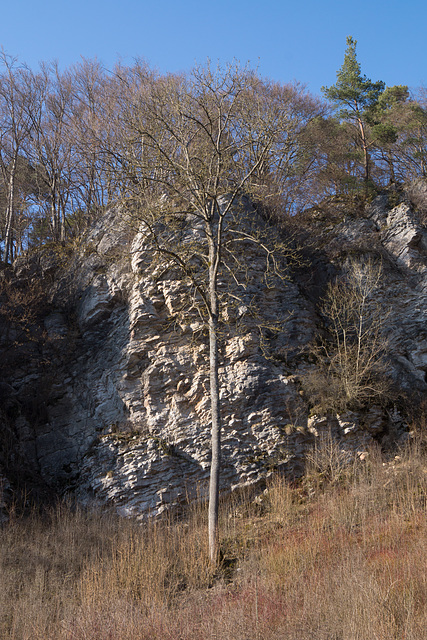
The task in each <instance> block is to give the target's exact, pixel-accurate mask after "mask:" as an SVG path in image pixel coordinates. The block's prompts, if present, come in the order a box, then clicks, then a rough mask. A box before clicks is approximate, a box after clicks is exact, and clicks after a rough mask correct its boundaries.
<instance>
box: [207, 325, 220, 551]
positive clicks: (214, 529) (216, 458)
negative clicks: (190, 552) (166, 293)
mask: <svg viewBox="0 0 427 640" xmlns="http://www.w3.org/2000/svg"><path fill="white" fill-rule="evenodd" d="M217 324H218V321H217V318H216V317H213V318H211V319H210V321H209V365H210V397H211V419H212V430H211V450H212V461H211V472H210V484H209V556H210V559H211V562H213V563H216V562H217V560H218V550H219V535H218V513H219V476H220V467H221V412H220V401H219V376H218V336H217Z"/></svg>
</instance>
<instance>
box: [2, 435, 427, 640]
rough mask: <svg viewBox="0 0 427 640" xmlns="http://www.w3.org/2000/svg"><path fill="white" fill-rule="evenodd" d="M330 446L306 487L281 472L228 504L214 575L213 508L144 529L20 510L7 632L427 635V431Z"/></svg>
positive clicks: (103, 638)
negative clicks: (362, 453) (350, 447)
mask: <svg viewBox="0 0 427 640" xmlns="http://www.w3.org/2000/svg"><path fill="white" fill-rule="evenodd" d="M333 446H335V445H333V443H331V442H329V443H325V447H327V449H326V450H325V451H320V450H319V449H318V450H317V451H315V452H313V454H312V455H311V457H310V460H309V464H308V466H307V473H306V475H305V477H304V478H303V479H302V480H301V482H300V483H298V484H296V485H290V484H289V483H287V482H286V481H284V480H283V479H281V478H276V479H275V480H273V481H272V482H271V483H270V486H269V487H268V489H267V490H266V492H265V493H264V494H263V495H262V496H261V498H259V499H257V500H256V501H255V502H254V501H253V499H252V498H250V497H249V496H246V497H245V496H242V495H241V496H239V497H234V498H232V499H229V500H228V501H227V502H226V503H224V504H223V505H222V510H221V521H222V522H221V527H222V530H223V531H224V536H223V540H222V548H221V553H222V564H221V567H220V569H219V570H218V569H217V570H215V572H213V570H212V568H211V566H210V565H209V562H208V561H207V558H208V552H207V548H206V547H207V542H206V536H205V527H206V517H207V514H206V511H205V507H204V506H203V505H196V506H193V507H191V508H189V512H188V514H187V515H186V517H185V518H180V519H179V520H176V521H174V520H173V519H172V518H171V517H169V519H165V520H162V521H159V520H157V521H152V522H150V523H149V524H146V525H144V526H142V525H137V524H135V523H133V522H131V521H128V520H123V519H118V518H117V517H116V516H114V515H112V514H105V513H104V514H100V513H97V512H85V511H82V510H80V509H76V508H73V507H72V506H71V505H69V504H68V505H67V504H60V505H58V506H57V507H56V508H52V509H51V510H50V511H48V512H45V513H43V514H42V515H40V514H36V513H33V514H31V515H26V516H25V517H24V516H22V517H20V516H18V515H17V514H16V513H14V511H13V510H11V512H10V514H9V517H10V519H9V523H8V524H7V525H5V526H4V527H3V529H2V530H1V531H0V538H1V544H0V567H1V575H2V580H1V582H0V636H1V637H2V638H3V639H4V640H12V639H13V640H21V639H24V638H25V639H26V638H31V639H32V640H38V639H40V640H42V639H43V640H86V639H89V638H90V640H107V639H108V640H148V639H149V640H156V639H157V638H158V639H159V640H160V639H162V640H165V639H167V638H171V639H172V638H173V639H174V640H176V639H177V638H180V639H181V640H201V639H202V638H203V640H206V639H214V638H215V639H217V638H233V640H261V639H262V640H276V639H277V640H278V639H279V638H287V639H290V640H293V639H295V640H309V639H310V640H323V639H324V640H326V639H328V640H329V639H331V638H336V639H338V638H340V639H343V640H365V639H366V640H368V639H369V640H371V639H372V638H377V639H378V640H392V639H396V640H397V639H401V638H405V639H407V640H422V639H423V638H424V637H425V632H426V629H427V578H426V573H425V566H426V563H427V535H426V534H427V519H426V510H427V454H426V446H425V440H424V441H423V439H422V438H421V436H417V437H415V438H413V439H412V440H411V442H410V443H409V444H408V445H407V446H406V447H405V448H404V449H403V450H402V451H400V452H399V454H398V455H397V456H396V457H395V458H394V459H392V460H389V461H386V460H384V459H383V457H382V455H381V453H380V452H379V451H376V450H373V451H371V452H370V453H369V455H368V456H367V457H366V459H365V460H364V461H361V460H360V459H357V458H356V459H354V460H353V461H352V462H351V464H350V465H348V464H344V462H343V460H342V456H340V452H339V451H332V450H331V447H333ZM331 461H332V462H331ZM331 465H332V466H331Z"/></svg>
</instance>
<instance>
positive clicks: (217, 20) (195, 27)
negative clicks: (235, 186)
mask: <svg viewBox="0 0 427 640" xmlns="http://www.w3.org/2000/svg"><path fill="white" fill-rule="evenodd" d="M1 5H2V6H1V13H0V19H1V22H0V44H1V45H2V46H3V48H4V50H5V51H6V53H8V54H9V55H12V56H16V57H18V59H19V60H20V61H21V62H26V63H27V64H28V65H29V66H30V67H31V68H32V69H33V70H36V69H37V67H38V63H39V62H40V61H45V62H49V61H53V60H57V61H58V62H59V64H60V67H61V68H65V67H67V66H70V65H72V64H74V63H76V62H78V61H79V60H80V58H81V56H83V57H85V58H95V57H96V58H98V60H100V61H101V62H102V63H103V64H104V65H105V67H107V68H112V67H113V66H114V63H115V62H116V61H117V59H118V58H121V59H123V61H124V62H126V63H132V61H133V59H134V58H135V57H142V58H144V59H145V60H146V61H147V62H148V63H149V64H150V65H151V66H153V67H156V68H158V69H159V70H160V71H162V72H166V71H183V70H188V69H190V68H191V67H192V66H193V65H194V64H195V63H203V62H205V61H206V59H207V58H210V59H211V60H212V61H215V62H216V61H217V60H219V61H221V62H227V61H231V60H234V59H238V60H240V62H241V63H246V62H247V61H250V63H251V64H252V66H258V69H259V71H260V73H261V75H263V76H267V77H270V78H272V79H274V80H278V81H281V82H289V81H292V80H298V81H299V82H301V83H302V84H305V85H307V87H308V89H309V90H310V91H311V92H312V93H315V94H318V93H320V87H321V86H322V85H331V84H333V83H334V82H335V79H336V71H337V69H338V68H339V67H340V66H341V64H342V61H343V55H344V50H345V39H346V36H347V35H352V36H353V37H354V38H356V39H357V41H358V45H357V55H358V60H359V62H360V63H361V65H362V72H363V73H365V74H366V75H367V76H368V77H369V78H371V80H383V81H384V82H385V83H386V84H387V85H389V86H390V85H393V84H407V85H409V86H410V87H419V86H421V85H424V86H426V85H427V1H426V0H358V1H357V2H355V1H352V2H350V1H348V0H323V1H322V0H294V1H293V2H290V1H289V0H256V1H255V0H210V1H209V2H207V1H205V0H199V1H196V0H157V1H156V0H114V1H113V0H3V1H2V3H1Z"/></svg>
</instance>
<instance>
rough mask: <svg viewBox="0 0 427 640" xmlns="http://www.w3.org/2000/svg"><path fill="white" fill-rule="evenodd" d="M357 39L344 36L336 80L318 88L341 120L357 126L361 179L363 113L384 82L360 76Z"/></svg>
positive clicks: (366, 170)
mask: <svg viewBox="0 0 427 640" xmlns="http://www.w3.org/2000/svg"><path fill="white" fill-rule="evenodd" d="M356 45H357V40H354V39H353V37H352V36H347V49H346V52H345V55H344V62H343V65H342V67H341V68H340V69H339V70H338V71H337V81H336V83H335V84H334V85H332V86H331V87H322V91H323V93H324V94H325V96H326V98H328V100H331V102H334V103H335V104H336V106H337V107H338V112H337V115H338V117H339V118H341V119H343V120H348V121H350V122H353V123H354V125H355V126H356V127H357V130H358V134H359V140H360V146H361V148H362V150H363V161H364V179H365V183H368V182H369V179H370V164H369V152H368V149H369V142H368V136H367V131H366V119H365V113H366V112H367V111H368V110H371V109H372V108H373V107H374V106H375V105H376V104H377V102H378V99H379V97H380V95H381V94H382V92H383V91H384V88H385V84H384V82H382V81H381V80H378V81H377V82H372V81H371V80H369V78H367V77H366V76H365V75H362V71H361V67H360V64H359V62H358V61H357V56H356Z"/></svg>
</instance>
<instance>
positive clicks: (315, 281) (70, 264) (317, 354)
mask: <svg viewBox="0 0 427 640" xmlns="http://www.w3.org/2000/svg"><path fill="white" fill-rule="evenodd" d="M421 185H422V183H421ZM417 189H418V190H417ZM414 193H416V194H418V195H416V196H414ZM421 194H422V191H421ZM417 197H418V200H417ZM411 198H412V202H417V207H416V208H414V205H413V204H411ZM419 198H420V185H419V184H418V187H416V186H413V187H412V191H410V192H400V193H397V192H395V191H389V192H388V193H387V192H384V193H383V194H382V195H381V194H380V195H379V196H377V197H375V198H374V199H373V200H372V201H368V202H367V203H366V204H363V203H362V207H361V206H360V200H358V199H356V200H354V199H351V198H332V199H329V200H327V201H325V202H324V204H323V205H322V206H319V207H315V208H313V209H309V210H307V211H305V212H304V213H303V214H300V216H297V217H296V218H294V219H293V220H292V221H289V224H288V228H286V224H284V225H283V228H278V227H276V231H275V233H276V234H279V235H280V234H282V236H283V237H286V238H288V241H289V242H291V241H292V242H293V243H294V244H298V245H299V246H300V249H299V254H298V255H299V256H301V260H300V259H299V263H298V264H296V263H295V264H289V265H288V267H287V275H286V278H285V279H283V280H282V281H281V284H280V285H279V284H276V285H275V286H274V288H270V287H268V286H267V285H266V284H265V281H264V278H263V266H262V265H263V263H262V261H261V260H260V256H259V255H258V254H257V252H256V250H255V249H251V253H247V251H248V248H246V249H245V251H246V253H245V261H246V263H247V265H248V266H249V278H248V283H249V284H248V286H247V289H246V293H245V295H246V296H247V300H256V301H257V305H258V309H261V311H262V317H260V315H259V314H258V315H252V314H251V313H250V312H249V311H248V309H247V308H245V305H244V304H243V303H241V304H240V308H239V307H238V308H237V310H236V309H235V308H232V307H231V306H230V308H229V310H228V311H226V313H225V316H224V317H223V324H222V327H223V328H222V338H221V341H222V347H221V359H220V384H221V392H220V395H221V403H222V415H223V424H224V426H223V441H222V449H223V463H222V471H221V487H222V490H223V491H224V490H226V491H229V490H230V489H234V488H236V487H242V486H258V487H259V489H262V488H263V486H264V483H265V481H266V479H267V478H268V477H269V476H270V475H271V474H272V473H274V472H276V471H280V472H281V473H283V474H285V475H286V476H287V477H289V478H293V477H299V476H301V475H302V473H303V472H304V467H305V455H306V452H307V451H308V450H310V449H311V448H312V447H313V445H314V444H315V442H316V441H317V440H319V439H322V438H324V437H325V436H326V435H328V434H330V433H331V434H332V436H333V438H334V439H336V441H337V442H338V443H339V446H340V447H341V449H342V450H343V451H347V452H349V453H351V452H359V453H360V454H361V453H363V452H364V451H366V449H367V448H368V447H369V446H370V445H372V444H373V443H374V442H375V443H379V444H380V445H381V446H383V447H385V448H387V447H390V446H391V445H392V444H393V443H396V442H400V441H402V438H405V437H407V433H408V427H407V424H408V421H409V422H410V421H411V420H412V419H414V417H415V416H417V415H418V414H419V412H420V411H421V410H422V406H423V405H422V398H423V394H424V393H425V390H426V386H427V384H426V378H425V372H426V370H427V369H426V367H427V347H426V342H425V313H426V309H425V307H426V304H427V300H426V295H425V290H426V257H427V254H426V249H427V232H426V230H425V228H424V226H423V225H422V223H421V219H420V214H419V213H417V212H419V211H420V210H421V209H422V208H421V207H420V205H419V202H420V200H419ZM245 206H246V213H247V214H249V215H250V216H251V219H255V220H257V219H258V221H259V222H258V223H257V224H260V225H263V224H265V222H263V220H262V217H260V216H259V214H258V213H256V211H255V210H254V209H253V208H252V205H250V203H249V202H247V204H246V205H245ZM291 236H292V240H290V238H291ZM150 264H151V263H150V260H149V250H148V248H147V247H146V246H145V244H144V239H143V236H142V235H141V232H140V231H138V229H136V228H135V229H133V228H132V226H129V224H127V223H126V220H125V219H123V217H122V216H121V214H120V211H119V210H117V209H112V210H111V211H109V212H108V213H107V214H106V215H105V216H104V217H103V218H101V219H100V220H98V221H97V222H96V223H95V224H94V226H93V227H92V228H90V229H89V231H88V232H87V233H86V234H85V236H84V237H83V239H82V240H81V242H79V243H76V244H74V245H67V246H65V247H64V248H61V247H60V246H59V247H57V246H54V247H52V248H49V246H47V247H45V248H43V249H42V250H41V251H36V252H33V253H29V254H27V255H24V256H22V257H21V258H19V259H17V260H16V261H15V262H14V264H13V267H10V268H7V269H6V270H3V272H2V293H1V295H2V316H1V323H2V329H1V336H2V338H1V349H2V354H1V362H2V372H1V376H2V379H1V393H2V398H3V401H2V409H1V415H2V430H3V434H4V437H3V440H2V441H3V445H2V451H1V465H2V469H3V475H4V476H5V478H7V485H6V483H4V486H8V485H9V483H11V486H12V487H15V488H16V487H21V488H22V487H23V486H27V491H28V490H29V488H31V487H32V488H33V491H34V492H37V491H38V492H41V494H42V495H43V494H44V492H46V491H47V492H48V493H49V492H53V493H59V494H63V493H64V492H69V491H72V492H73V494H74V495H75V496H77V497H78V499H79V500H80V501H82V502H83V503H93V502H95V503H100V504H110V505H114V507H115V508H116V509H117V511H118V512H119V513H121V514H126V515H130V514H132V515H135V516H137V517H143V516H145V515H146V514H147V513H148V512H151V513H161V512H162V511H163V510H164V509H165V508H167V507H169V506H173V505H179V504H180V503H181V502H185V501H186V500H187V499H188V497H189V496H196V495H200V492H201V493H202V494H203V492H204V491H205V486H206V481H207V478H208V474H209V465H210V431H209V430H210V413H209V398H208V394H207V390H208V387H209V382H208V371H207V351H206V348H207V347H206V339H205V337H204V335H203V331H202V325H201V323H200V321H198V319H197V317H196V316H195V315H194V314H192V313H184V314H180V315H178V316H177V315H176V313H175V312H176V310H177V309H178V308H180V304H181V301H182V296H183V295H184V294H185V286H184V285H183V283H182V281H180V279H179V278H178V277H177V275H176V274H174V273H173V272H171V271H169V272H168V273H166V274H163V275H162V277H161V278H159V277H158V274H156V272H155V269H156V267H155V266H150ZM355 265H358V267H359V268H360V269H361V273H362V274H366V269H367V267H369V268H370V269H374V271H375V270H376V271H375V273H376V274H377V275H376V276H375V278H376V280H375V283H374V284H375V286H374V287H373V288H372V291H371V292H370V293H369V295H368V297H367V302H366V305H367V306H366V308H365V310H364V313H365V315H366V316H367V317H368V316H369V317H370V318H371V320H372V322H371V325H369V324H368V325H366V326H367V329H368V330H369V331H370V333H369V331H368V333H367V334H366V336H367V338H366V340H365V342H366V345H365V346H363V348H364V349H365V352H364V353H365V356H364V357H367V358H368V361H369V359H370V358H371V359H372V360H373V366H371V368H369V370H368V371H367V373H366V375H365V374H363V375H362V374H361V376H360V379H359V380H357V381H356V383H355V384H356V390H355V391H354V393H353V391H352V392H351V393H352V394H353V395H351V394H349V395H346V393H347V391H346V389H345V387H344V386H343V384H342V380H343V379H344V378H345V376H347V373H346V370H345V368H343V367H341V369H337V368H336V367H335V369H334V368H333V367H331V366H329V365H330V364H331V362H335V360H334V358H335V357H336V354H337V345H336V344H335V345H334V342H333V339H332V338H333V331H332V334H331V327H333V326H334V325H333V319H331V318H332V316H330V315H329V316H328V311H327V309H325V300H327V299H328V293H327V292H328V282H329V283H332V284H333V283H336V282H341V285H342V286H345V287H346V289H345V292H346V293H345V295H344V290H343V289H342V290H339V292H340V296H341V297H343V296H344V298H345V296H346V295H347V293H348V291H350V290H351V291H353V294H354V291H355V289H354V283H353V285H351V282H350V281H349V273H351V270H352V269H353V271H354V268H355ZM373 265H374V266H373ZM153 269H154V271H153ZM337 278H338V280H337ZM363 278H365V275H364V276H363ZM349 282H350V284H349ZM364 282H365V280H364ZM341 285H340V286H341ZM350 285H351V286H352V287H353V288H351V286H350ZM224 286H225V285H224ZM353 303H354V300H353V302H352V303H351V304H353ZM349 304H350V303H349ZM329 306H330V302H329ZM369 309H370V311H369ZM374 311H375V313H376V314H377V315H375V314H374ZM339 313H341V314H344V316H345V313H347V311H345V309H344V310H341V311H340V312H339ZM378 313H379V314H380V319H379V320H378ZM325 314H326V315H325ZM369 314H371V315H369ZM344 316H342V318H344ZM345 317H346V318H347V319H346V320H345V321H346V322H350V320H351V319H349V317H348V315H347V316H345ZM358 317H359V319H360V313H359V316H358ZM340 318H341V316H340ZM342 318H341V320H342ZM375 318H377V319H376V320H375ZM341 320H340V321H341ZM353 320H354V319H353ZM353 320H351V322H353ZM372 323H373V329H372ZM349 327H350V325H349ZM370 327H371V328H370ZM351 330H352V329H351ZM373 330H374V331H375V335H374V333H372V331H373ZM348 332H350V328H348ZM260 335H261V339H260ZM331 335H332V338H331V337H330V336H331ZM374 342H375V344H377V343H378V344H379V348H377V346H376V347H375V349H376V350H372V348H371V347H370V345H372V344H373V343H374ZM325 345H326V346H325ZM325 349H326V351H325ZM334 349H335V351H334ZM325 363H326V364H325ZM347 364H348V365H349V368H350V370H352V371H354V370H355V366H354V364H353V363H352V362H350V361H349V363H347ZM379 364H381V366H378V365H379ZM326 365H327V366H326ZM364 375H365V377H363V376H364ZM374 379H375V380H376V381H378V380H380V382H381V385H377V382H375V380H374ZM357 385H359V386H357ZM367 390H368V391H367ZM405 434H406V435H405Z"/></svg>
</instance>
